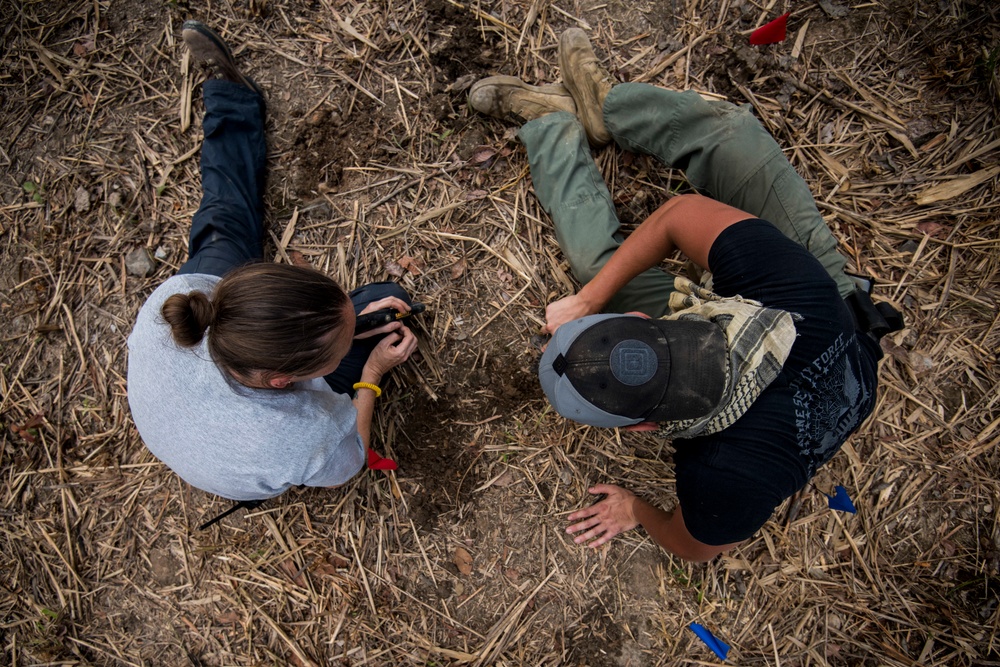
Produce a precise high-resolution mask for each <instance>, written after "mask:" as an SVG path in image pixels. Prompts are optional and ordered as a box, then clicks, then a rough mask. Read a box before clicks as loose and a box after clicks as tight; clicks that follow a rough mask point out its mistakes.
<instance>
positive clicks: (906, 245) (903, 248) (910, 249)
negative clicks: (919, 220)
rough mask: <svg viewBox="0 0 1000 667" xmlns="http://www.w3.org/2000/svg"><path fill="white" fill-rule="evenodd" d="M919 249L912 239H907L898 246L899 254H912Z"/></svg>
mask: <svg viewBox="0 0 1000 667" xmlns="http://www.w3.org/2000/svg"><path fill="white" fill-rule="evenodd" d="M919 247H920V244H919V243H917V242H916V241H914V240H913V239H907V240H906V241H904V242H903V243H902V245H900V246H899V252H905V253H908V254H913V253H915V252H916V251H917V248H919Z"/></svg>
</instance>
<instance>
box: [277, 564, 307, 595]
mask: <svg viewBox="0 0 1000 667" xmlns="http://www.w3.org/2000/svg"><path fill="white" fill-rule="evenodd" d="M279 567H280V568H281V571H282V572H284V573H285V574H286V575H288V578H289V579H290V580H291V581H292V582H293V583H294V584H295V585H296V586H298V587H299V588H306V578H305V576H303V574H302V570H300V569H299V566H298V565H296V564H295V561H293V560H292V559H291V558H288V559H287V560H285V561H283V562H282V563H281V565H280V566H279Z"/></svg>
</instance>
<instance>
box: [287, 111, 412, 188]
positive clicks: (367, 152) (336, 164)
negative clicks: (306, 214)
mask: <svg viewBox="0 0 1000 667" xmlns="http://www.w3.org/2000/svg"><path fill="white" fill-rule="evenodd" d="M344 113H347V111H346V110H343V109H342V110H341V111H333V110H330V109H325V108H324V109H317V110H316V111H314V112H312V113H311V114H310V115H309V116H308V117H307V118H305V119H304V121H303V122H302V123H301V127H300V128H299V129H298V131H297V132H296V133H295V138H294V140H293V142H292V151H293V155H294V157H293V158H292V160H291V179H292V183H293V188H294V191H295V194H296V195H297V196H298V197H300V198H302V199H311V198H313V197H315V196H316V195H317V193H322V192H335V191H336V190H337V189H338V186H340V185H341V179H342V177H343V173H344V167H347V166H354V165H363V164H366V163H367V162H368V161H371V160H379V159H381V158H383V157H384V156H385V155H386V148H385V145H386V143H387V142H388V143H393V142H395V143H398V138H397V137H395V136H394V135H393V130H394V128H395V125H396V123H395V122H394V119H392V117H391V116H388V115H387V114H385V113H383V106H382V105H379V104H378V103H376V102H375V101H373V100H370V99H368V98H362V99H358V101H357V104H356V105H355V107H354V109H353V111H351V113H350V114H349V115H348V116H347V117H345V116H343V115H342V114H344Z"/></svg>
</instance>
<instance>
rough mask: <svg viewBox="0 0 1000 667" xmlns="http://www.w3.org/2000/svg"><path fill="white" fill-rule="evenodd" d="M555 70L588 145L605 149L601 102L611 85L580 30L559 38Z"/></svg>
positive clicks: (587, 40) (606, 130)
mask: <svg viewBox="0 0 1000 667" xmlns="http://www.w3.org/2000/svg"><path fill="white" fill-rule="evenodd" d="M559 68H560V69H561V70H562V78H563V83H564V84H565V85H566V89H567V90H569V93H570V95H572V96H573V101H574V102H575V103H576V115H577V116H579V118H580V122H582V123H583V127H584V129H585V130H586V131H587V138H588V139H589V140H590V143H591V145H592V146H594V147H597V148H599V147H601V146H605V145H607V144H608V143H609V142H610V141H611V134H610V133H609V132H608V129H607V128H606V127H605V126H604V98H605V97H607V95H608V91H610V90H611V87H612V86H613V85H614V83H615V82H614V79H613V78H612V77H611V74H610V73H609V72H608V70H606V69H604V67H603V66H602V65H601V63H600V62H599V61H598V60H597V56H596V55H595V54H594V49H593V47H592V46H591V45H590V40H589V39H587V33H585V32H584V31H583V30H581V29H579V28H570V29H569V30H567V31H566V32H564V33H563V34H562V35H561V36H560V37H559Z"/></svg>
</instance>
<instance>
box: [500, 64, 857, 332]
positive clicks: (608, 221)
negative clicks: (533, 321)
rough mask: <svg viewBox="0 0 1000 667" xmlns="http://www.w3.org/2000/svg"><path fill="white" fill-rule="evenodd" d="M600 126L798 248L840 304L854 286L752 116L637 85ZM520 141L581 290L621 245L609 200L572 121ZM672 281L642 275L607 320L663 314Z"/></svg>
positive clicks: (542, 124)
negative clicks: (834, 289) (815, 262)
mask: <svg viewBox="0 0 1000 667" xmlns="http://www.w3.org/2000/svg"><path fill="white" fill-rule="evenodd" d="M604 122H605V124H606V125H607V128H608V131H610V132H611V136H612V137H613V138H614V140H615V142H616V143H617V144H618V145H619V146H621V147H622V148H624V149H626V150H629V151H632V152H635V153H646V154H648V155H652V156H653V157H655V158H657V159H659V160H660V161H661V162H663V163H664V164H666V165H667V166H670V167H677V168H679V169H683V170H684V173H685V175H686V176H687V179H688V181H689V182H690V183H691V184H692V185H693V186H694V187H695V188H697V189H698V190H699V191H700V192H702V193H703V194H705V195H707V196H709V197H712V198H713V199H716V200H718V201H721V202H723V203H725V204H729V205H730V206H734V207H736V208H739V209H742V210H744V211H746V212H747V213H750V214H752V215H755V216H758V217H760V218H763V219H764V220H767V221H768V222H770V223H772V224H773V225H774V226H775V227H777V228H778V229H779V230H781V232H782V233H784V234H785V236H787V237H789V238H791V239H793V240H794V241H797V242H798V243H800V244H802V245H803V246H805V247H806V248H808V249H809V251H810V252H811V253H812V254H813V255H815V256H816V258H817V259H819V261H820V262H821V263H822V264H823V266H824V267H825V268H826V270H827V271H828V272H829V274H830V276H831V277H833V279H834V281H836V283H837V286H838V288H839V289H840V294H841V296H845V297H846V296H847V295H848V294H850V293H851V292H853V291H854V289H855V286H854V283H853V282H852V281H851V279H850V278H848V277H847V275H846V274H845V273H844V265H845V264H846V260H845V259H844V257H843V256H842V255H841V254H840V253H839V252H837V241H836V239H834V238H833V235H832V234H831V233H830V230H829V228H828V227H827V226H826V223H825V222H824V221H823V218H822V216H820V214H819V211H818V210H817V209H816V204H815V202H814V201H813V197H812V194H811V193H810V192H809V188H808V186H806V183H805V181H803V180H802V178H801V177H800V176H799V175H798V174H797V173H796V172H795V169H794V168H793V167H792V165H791V164H789V163H788V160H786V159H785V156H784V154H783V153H782V152H781V148H780V147H779V146H778V144H777V143H776V142H775V141H774V139H773V138H772V137H771V135H769V134H768V133H767V131H766V130H764V128H763V127H761V125H760V123H759V122H757V120H756V119H755V118H754V117H753V115H751V113H750V112H749V111H748V110H746V109H744V108H741V107H737V106H735V105H733V104H730V103H728V102H710V101H706V100H704V99H702V97H701V96H700V95H698V94H697V93H695V92H694V91H687V92H683V93H678V92H674V91H670V90H665V89H663V88H657V87H655V86H650V85H647V84H642V83H623V84H620V85H618V86H615V87H614V88H612V89H611V92H610V93H608V96H607V98H606V99H605V101H604ZM518 137H519V138H520V139H521V142H522V143H523V144H524V145H525V147H526V148H527V151H528V162H529V164H530V165H531V176H532V179H533V181H534V185H535V194H536V195H537V197H538V200H539V202H541V204H542V207H543V208H544V209H545V210H546V211H547V212H548V213H549V215H550V216H552V221H553V223H554V225H555V228H556V239H557V240H558V242H559V247H560V248H562V251H563V254H564V255H565V256H566V258H567V259H568V260H569V263H570V266H571V267H572V269H573V274H574V275H575V276H576V278H577V280H579V281H580V282H581V283H586V282H588V281H589V280H591V279H593V277H594V276H595V275H597V272H598V271H599V270H600V269H601V267H602V266H604V264H605V262H607V261H608V259H609V258H610V257H611V255H612V254H613V253H614V252H615V250H617V248H618V246H619V245H621V242H622V236H621V233H620V231H619V222H618V216H617V215H616V214H615V207H614V204H613V203H612V201H611V194H610V193H609V192H608V188H607V186H606V185H605V183H604V180H603V178H602V177H601V173H600V172H599V171H598V169H597V166H596V165H595V164H594V159H593V157H592V156H591V153H590V146H589V145H588V144H587V136H586V134H585V133H584V131H583V126H582V125H581V124H580V121H579V120H578V119H577V118H576V116H574V115H572V114H569V113H566V112H565V111H559V112H555V113H551V114H547V115H545V116H542V117H541V118H538V119H536V120H533V121H530V122H528V123H526V124H525V125H524V127H522V128H521V130H520V132H519V133H518ZM672 289H673V278H672V277H671V276H670V275H669V274H667V273H665V272H663V271H661V270H659V269H655V268H654V269H650V270H648V271H646V272H645V273H642V274H640V275H639V276H637V277H636V278H635V279H634V280H632V282H630V283H629V284H628V285H626V286H625V287H624V288H623V289H622V290H621V291H619V292H618V294H617V295H616V296H615V297H614V299H612V300H611V302H609V303H608V305H607V306H606V308H605V310H607V311H609V312H621V313H623V312H628V311H631V310H638V311H641V312H644V313H646V314H648V315H651V316H653V317H659V316H661V315H663V314H664V313H665V312H666V311H667V301H668V299H669V293H670V291H671V290H672Z"/></svg>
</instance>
